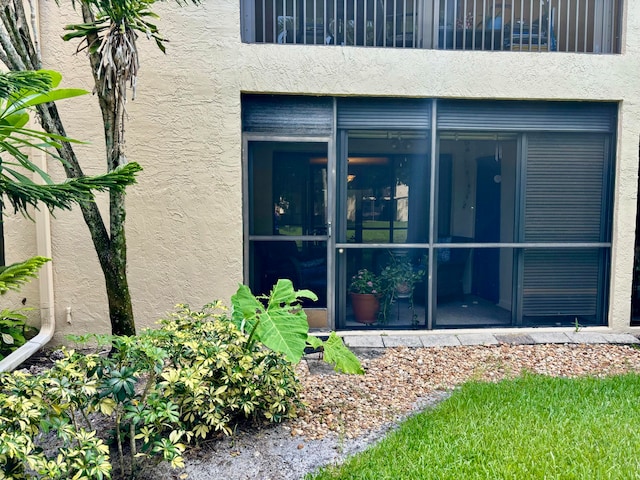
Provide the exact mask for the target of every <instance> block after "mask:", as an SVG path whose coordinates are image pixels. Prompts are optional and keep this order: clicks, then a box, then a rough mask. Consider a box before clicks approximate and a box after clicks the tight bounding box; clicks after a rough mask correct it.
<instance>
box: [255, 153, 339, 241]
mask: <svg viewBox="0 0 640 480" xmlns="http://www.w3.org/2000/svg"><path fill="white" fill-rule="evenodd" d="M251 147H252V149H251V153H252V155H251V157H250V158H251V162H250V167H249V168H250V176H251V182H252V189H251V192H250V194H251V200H250V202H251V207H252V215H251V217H250V218H251V223H250V233H251V235H326V225H327V151H326V145H325V144H313V143H295V144H283V143H275V142H273V143H272V142H264V143H259V144H257V143H256V144H252V145H251Z"/></svg>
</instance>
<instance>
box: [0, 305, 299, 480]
mask: <svg viewBox="0 0 640 480" xmlns="http://www.w3.org/2000/svg"><path fill="white" fill-rule="evenodd" d="M217 307H219V305H210V306H207V307H206V308H204V309H203V310H201V311H192V310H190V309H189V308H188V307H187V306H179V308H178V310H177V311H176V312H175V313H173V314H171V315H170V316H169V317H168V318H167V319H165V320H162V321H161V328H159V329H157V330H145V331H143V332H142V333H141V334H140V335H139V336H137V337H110V336H96V335H91V336H86V337H83V338H80V337H77V338H76V340H78V341H86V340H89V339H94V340H97V341H98V342H100V343H108V344H110V345H112V346H113V350H112V354H111V355H110V356H100V355H97V354H86V353H79V352H76V351H74V350H63V351H64V357H63V358H62V359H61V360H58V361H56V363H55V365H54V366H53V368H51V369H50V370H48V371H45V372H43V373H42V374H40V375H38V376H34V375H31V374H28V373H22V372H14V373H12V374H2V375H0V422H1V423H2V426H3V429H2V432H0V465H2V472H1V473H0V478H5V477H6V478H15V479H20V478H34V477H36V478H51V479H58V478H59V479H63V478H65V479H66V478H89V479H94V478H110V477H111V468H112V467H111V464H110V456H109V448H108V446H107V445H106V444H105V443H104V440H103V439H100V438H98V437H97V436H96V430H95V428H94V422H95V421H96V418H95V415H98V416H102V417H109V418H111V419H113V424H114V428H113V432H114V433H113V436H114V438H113V439H112V440H113V442H114V445H115V448H116V449H117V451H118V466H119V468H118V470H119V471H120V472H121V474H122V475H128V474H129V472H131V471H132V470H134V469H135V468H136V465H135V458H136V456H158V457H160V458H161V459H164V460H167V461H169V462H171V464H172V465H173V466H181V465H182V464H183V463H182V453H183V452H184V449H185V445H184V444H183V443H182V442H185V443H188V442H195V441H198V440H200V439H204V438H207V437H208V436H210V435H211V434H212V433H214V432H224V433H225V434H230V433H231V432H232V429H233V425H234V423H235V422H237V421H239V420H241V419H245V418H252V419H266V420H268V421H271V422H280V421H282V420H284V419H286V418H290V417H293V416H295V415H296V413H297V412H298V410H299V409H300V408H301V407H302V403H301V402H300V400H299V399H298V394H299V392H300V388H301V386H300V383H299V381H298V380H297V378H296V376H295V371H294V368H293V365H292V364H291V362H289V361H287V360H286V359H285V358H284V356H283V355H282V354H281V353H277V352H274V351H272V350H269V349H266V348H264V346H263V345H261V344H259V343H255V342H252V343H251V345H249V336H248V335H246V334H245V333H243V332H241V331H240V330H239V329H238V328H237V327H236V326H235V325H234V324H233V323H232V322H231V321H230V320H229V319H228V318H227V317H226V315H225V314H224V313H220V312H218V311H217V310H216V308H217ZM52 434H55V435H56V436H57V437H58V438H59V439H60V442H61V444H62V445H64V447H63V448H60V449H59V450H55V449H51V450H50V451H48V450H46V449H43V448H42V446H43V442H46V443H49V444H50V438H49V437H47V435H52ZM127 444H128V446H127ZM127 450H128V451H127ZM125 454H127V455H125ZM3 474H4V476H3Z"/></svg>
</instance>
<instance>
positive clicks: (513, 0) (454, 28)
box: [241, 0, 623, 53]
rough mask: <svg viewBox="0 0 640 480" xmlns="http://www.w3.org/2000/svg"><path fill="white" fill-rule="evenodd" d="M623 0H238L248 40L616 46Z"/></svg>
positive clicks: (580, 48) (520, 47)
mask: <svg viewBox="0 0 640 480" xmlns="http://www.w3.org/2000/svg"><path fill="white" fill-rule="evenodd" d="M622 1H623V0H241V2H242V3H241V5H242V16H243V18H242V20H243V21H242V29H243V32H242V34H243V40H244V41H245V42H249V43H282V44H304V45H349V46H361V47H391V48H430V49H444V50H517V51H540V52H541V51H560V52H587V53H619V52H620V19H621V4H622Z"/></svg>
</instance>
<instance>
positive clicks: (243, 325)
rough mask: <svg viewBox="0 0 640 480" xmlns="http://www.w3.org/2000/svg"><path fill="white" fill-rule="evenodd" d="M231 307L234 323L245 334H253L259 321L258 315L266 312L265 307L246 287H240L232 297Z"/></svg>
mask: <svg viewBox="0 0 640 480" xmlns="http://www.w3.org/2000/svg"><path fill="white" fill-rule="evenodd" d="M231 305H233V312H232V314H231V320H232V321H233V323H235V325H236V326H237V327H238V328H240V329H241V330H243V331H245V332H252V331H253V329H254V327H255V324H256V322H257V321H258V313H259V312H261V311H262V310H264V305H263V304H262V303H261V302H260V300H258V299H257V298H256V297H255V296H254V295H253V293H251V290H249V287H247V286H246V285H238V291H237V292H236V293H235V295H233V296H232V297H231Z"/></svg>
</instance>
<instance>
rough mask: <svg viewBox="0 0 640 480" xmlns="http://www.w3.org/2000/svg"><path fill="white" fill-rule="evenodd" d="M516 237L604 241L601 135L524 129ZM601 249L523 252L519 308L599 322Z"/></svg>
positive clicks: (526, 313)
mask: <svg viewBox="0 0 640 480" xmlns="http://www.w3.org/2000/svg"><path fill="white" fill-rule="evenodd" d="M526 151H527V155H526V160H525V172H524V174H525V179H524V189H525V191H524V205H523V211H524V225H523V232H524V238H523V241H525V242H528V243H541V244H544V243H550V242H555V243H560V244H561V243H574V244H575V243H586V244H589V243H598V242H608V241H609V238H608V236H609V233H608V230H609V229H608V228H607V224H606V221H605V211H606V208H605V207H606V204H607V198H608V191H609V189H608V182H609V175H608V161H607V158H608V155H607V141H606V136H605V135H590V134H531V135H529V136H528V138H527V149H526ZM604 255H605V252H604V250H603V249H602V248H597V247H588V246H585V247H569V246H567V247H561V248H557V247H553V248H549V247H539V248H535V249H533V248H531V249H525V251H524V264H523V265H524V266H523V281H522V288H523V292H522V293H523V294H522V312H523V315H524V317H525V321H526V317H533V318H538V319H539V318H540V317H551V318H554V317H555V318H556V319H557V320H558V321H562V322H565V323H566V322H567V321H570V320H572V319H574V318H575V319H578V321H579V322H580V323H583V324H585V323H590V322H595V323H597V322H598V319H599V317H600V315H599V305H600V300H601V298H602V296H601V295H600V289H601V288H600V287H601V278H602V272H603V269H604V262H603V260H604Z"/></svg>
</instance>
